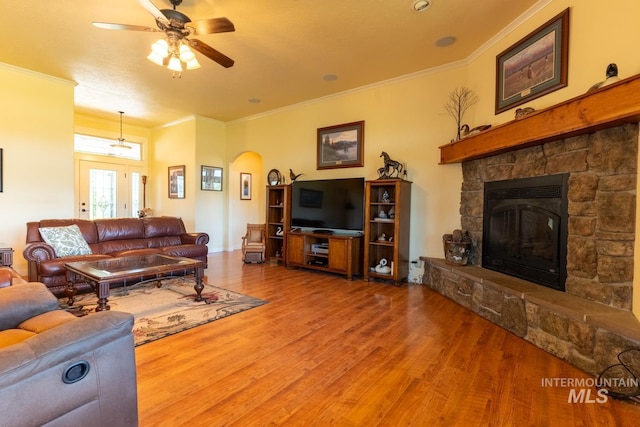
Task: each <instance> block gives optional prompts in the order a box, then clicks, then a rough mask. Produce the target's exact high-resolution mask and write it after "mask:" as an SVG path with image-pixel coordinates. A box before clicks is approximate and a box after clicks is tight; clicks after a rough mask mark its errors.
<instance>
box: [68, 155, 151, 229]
mask: <svg viewBox="0 0 640 427" xmlns="http://www.w3.org/2000/svg"><path fill="white" fill-rule="evenodd" d="M138 169H139V168H135V167H131V166H125V165H119V164H112V163H101V162H92V161H88V160H80V170H79V173H80V176H79V177H78V181H79V191H80V194H79V197H78V200H79V206H78V218H83V219H91V220H93V219H98V218H122V217H136V216H137V215H138V210H139V209H141V206H140V172H139V170H138Z"/></svg>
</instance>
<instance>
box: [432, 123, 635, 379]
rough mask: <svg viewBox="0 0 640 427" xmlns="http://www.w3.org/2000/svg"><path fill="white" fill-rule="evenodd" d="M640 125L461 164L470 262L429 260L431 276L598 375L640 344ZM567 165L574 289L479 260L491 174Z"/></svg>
mask: <svg viewBox="0 0 640 427" xmlns="http://www.w3.org/2000/svg"><path fill="white" fill-rule="evenodd" d="M637 153H638V124H637V123H634V124H625V125H622V126H618V127H613V128H609V129H603V130H599V131H597V132H595V133H590V134H584V135H580V136H575V137H570V138H565V139H558V140H555V141H550V142H546V143H544V144H542V145H536V146H533V147H527V148H521V149H516V150H514V151H510V152H506V153H501V154H497V155H493V156H490V157H484V158H480V159H474V160H468V161H465V162H463V164H462V171H463V180H464V182H463V184H462V193H461V207H460V213H461V224H462V229H463V230H468V231H469V232H470V234H471V236H472V238H473V241H474V248H473V251H472V258H471V263H472V264H474V265H472V266H466V267H452V266H450V265H447V264H445V263H444V261H443V260H440V259H429V258H426V259H425V260H426V261H427V268H426V271H425V276H424V277H425V282H426V284H427V285H429V286H430V287H432V288H433V289H435V290H437V291H438V292H440V293H442V294H444V295H446V296H448V297H449V298H451V299H453V300H455V301H457V302H458V303H460V304H462V305H464V306H466V307H468V308H469V309H471V310H473V311H474V312H476V313H478V314H479V315H481V316H483V317H485V318H487V319H488V320H491V321H492V322H494V323H496V324H498V325H500V326H502V327H504V328H505V329H507V330H509V331H511V332H513V333H514V334H516V335H518V336H520V337H522V338H524V339H526V340H527V341H530V342H532V343H533V344H535V345H536V346H538V347H540V348H542V349H544V350H546V351H548V352H550V353H552V354H554V355H556V356H558V357H560V358H562V359H564V360H567V361H568V362H569V363H571V364H573V365H575V366H577V367H579V368H581V369H583V370H584V371H586V372H589V373H592V374H594V375H597V374H599V373H600V372H601V371H602V370H603V369H604V368H606V367H607V366H609V365H611V364H613V363H616V361H617V360H616V355H617V354H618V353H619V352H620V351H622V350H624V349H627V348H629V347H635V348H640V322H638V320H637V319H636V318H635V316H634V315H633V314H632V313H631V312H630V310H631V306H632V289H633V288H632V287H633V263H634V241H635V221H636V212H635V206H636V173H637ZM558 173H569V174H570V176H569V195H568V197H569V224H568V225H569V237H568V247H567V252H568V255H567V281H566V292H560V291H556V290H553V289H549V288H545V287H543V286H540V285H536V284H534V283H531V282H527V281H524V280H520V279H517V278H514V277H511V276H507V275H504V274H501V273H497V272H494V271H491V270H486V269H483V268H481V267H480V266H479V265H478V264H479V263H480V260H481V253H480V251H481V249H482V227H483V220H482V215H483V197H484V194H483V189H484V182H487V181H497V180H504V179H512V178H524V177H533V176H543V175H551V174H558Z"/></svg>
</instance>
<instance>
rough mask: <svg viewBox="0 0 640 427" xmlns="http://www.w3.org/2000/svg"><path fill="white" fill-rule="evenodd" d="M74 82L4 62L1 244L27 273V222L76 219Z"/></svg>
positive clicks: (0, 72)
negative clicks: (23, 252) (74, 199)
mask: <svg viewBox="0 0 640 427" xmlns="http://www.w3.org/2000/svg"><path fill="white" fill-rule="evenodd" d="M73 88H74V83H72V82H69V81H66V80H62V79H56V78H52V77H49V76H45V75H42V74H38V73H33V72H27V71H25V70H22V69H19V68H14V67H11V66H8V65H4V64H0V94H2V95H1V96H0V111H1V112H2V119H1V120H0V135H2V139H1V142H0V148H2V149H3V163H2V176H3V192H2V193H0V210H1V211H2V221H0V241H1V242H4V243H6V244H7V245H9V246H11V247H12V248H13V249H14V250H15V253H14V257H13V260H14V268H15V269H16V270H17V271H18V272H19V273H21V274H26V273H27V266H26V261H25V260H24V257H23V256H22V250H23V248H24V243H25V231H26V223H27V222H28V221H38V220H40V219H42V218H45V217H48V218H65V217H70V216H72V215H73V211H74V204H73V203H74V201H73V196H74V195H73V188H74V184H73V179H74V177H73V155H72V154H73Z"/></svg>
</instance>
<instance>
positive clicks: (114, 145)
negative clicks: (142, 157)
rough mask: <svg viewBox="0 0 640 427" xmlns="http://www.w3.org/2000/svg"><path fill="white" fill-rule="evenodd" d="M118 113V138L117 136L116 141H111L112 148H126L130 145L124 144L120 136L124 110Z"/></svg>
mask: <svg viewBox="0 0 640 427" xmlns="http://www.w3.org/2000/svg"><path fill="white" fill-rule="evenodd" d="M118 113H120V138H118V142H117V143H115V142H114V143H113V144H111V147H112V148H127V149H130V148H131V147H130V146H128V145H125V143H124V138H123V137H122V115H123V114H124V111H118Z"/></svg>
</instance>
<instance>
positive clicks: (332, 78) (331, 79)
mask: <svg viewBox="0 0 640 427" xmlns="http://www.w3.org/2000/svg"><path fill="white" fill-rule="evenodd" d="M322 79H323V80H324V81H327V82H334V81H336V80H338V75H337V74H325V75H324V76H322Z"/></svg>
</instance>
